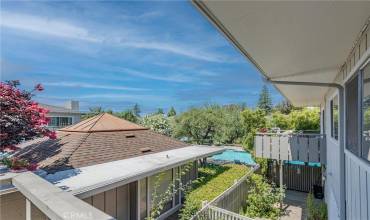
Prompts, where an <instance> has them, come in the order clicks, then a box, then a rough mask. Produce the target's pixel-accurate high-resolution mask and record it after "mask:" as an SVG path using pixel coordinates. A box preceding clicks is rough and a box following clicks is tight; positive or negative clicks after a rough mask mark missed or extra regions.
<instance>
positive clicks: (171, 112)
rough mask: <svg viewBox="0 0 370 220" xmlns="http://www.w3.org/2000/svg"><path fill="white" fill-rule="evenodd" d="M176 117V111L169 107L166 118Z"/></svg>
mask: <svg viewBox="0 0 370 220" xmlns="http://www.w3.org/2000/svg"><path fill="white" fill-rule="evenodd" d="M175 115H176V110H175V108H174V107H173V106H171V108H170V110H169V111H168V113H167V117H172V116H175Z"/></svg>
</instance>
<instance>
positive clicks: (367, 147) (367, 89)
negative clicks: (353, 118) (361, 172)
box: [361, 64, 370, 161]
mask: <svg viewBox="0 0 370 220" xmlns="http://www.w3.org/2000/svg"><path fill="white" fill-rule="evenodd" d="M362 81H363V84H362V88H363V89H362V155H361V156H362V157H363V158H364V159H366V160H368V161H370V64H368V65H367V66H366V67H365V69H364V71H363V80H362Z"/></svg>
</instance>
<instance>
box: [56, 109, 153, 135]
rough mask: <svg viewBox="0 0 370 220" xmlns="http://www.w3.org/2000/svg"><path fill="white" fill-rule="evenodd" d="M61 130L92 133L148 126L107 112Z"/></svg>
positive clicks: (142, 128) (140, 128)
mask: <svg viewBox="0 0 370 220" xmlns="http://www.w3.org/2000/svg"><path fill="white" fill-rule="evenodd" d="M59 130H60V131H65V132H81V133H86V132H87V133H90V132H105V131H129V130H147V128H145V127H143V126H141V125H139V124H136V123H133V122H131V121H128V120H125V119H123V118H120V117H117V116H115V115H112V114H109V113H106V112H105V113H100V114H98V115H96V116H93V117H91V118H88V119H85V120H83V121H81V122H79V123H77V124H74V125H71V126H68V127H65V128H61V129H59Z"/></svg>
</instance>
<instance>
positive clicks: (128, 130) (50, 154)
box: [17, 113, 189, 172]
mask: <svg viewBox="0 0 370 220" xmlns="http://www.w3.org/2000/svg"><path fill="white" fill-rule="evenodd" d="M104 115H105V116H102V115H99V116H100V118H98V119H97V118H95V119H92V121H95V122H96V124H93V123H91V120H90V122H89V121H88V122H85V121H82V122H80V123H78V124H76V125H73V126H70V127H69V128H67V129H62V130H60V131H58V132H57V139H56V140H49V139H48V140H45V139H44V140H41V141H39V142H35V141H33V142H30V144H29V145H28V146H27V145H26V146H25V147H23V149H21V150H20V151H19V152H18V153H17V156H18V157H21V158H24V159H27V160H29V161H30V162H34V163H38V164H39V166H40V168H42V169H45V170H47V171H48V172H56V171H60V170H65V169H69V168H78V167H85V166H90V165H95V164H100V163H106V162H111V161H116V160H122V159H127V158H131V157H136V156H141V155H145V154H151V153H157V152H161V151H166V150H171V149H175V148H181V147H186V146H189V144H186V143H184V142H181V141H178V140H176V139H173V138H170V137H167V136H164V135H161V134H158V133H155V132H153V131H150V130H148V129H146V128H144V127H141V126H139V125H136V124H133V123H131V122H128V121H125V120H123V119H120V118H117V117H115V116H112V115H109V114H106V113H105V114H104ZM87 120H89V119H87ZM105 120H109V121H113V122H115V123H107V122H106V121H105ZM117 120H119V121H121V122H118V121H117ZM84 123H86V124H89V125H88V126H83V124H84ZM86 124H85V125H86ZM78 129H80V131H79V130H78ZM143 149H145V151H144V150H143Z"/></svg>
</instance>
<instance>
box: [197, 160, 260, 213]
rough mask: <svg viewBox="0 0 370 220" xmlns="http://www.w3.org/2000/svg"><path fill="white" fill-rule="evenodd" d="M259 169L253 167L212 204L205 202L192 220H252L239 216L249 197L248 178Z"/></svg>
mask: <svg viewBox="0 0 370 220" xmlns="http://www.w3.org/2000/svg"><path fill="white" fill-rule="evenodd" d="M258 168H259V166H258V165H256V166H255V167H253V168H252V169H251V170H250V171H249V172H248V173H247V174H245V175H244V176H243V177H242V178H240V179H239V180H235V183H234V184H233V185H232V186H231V187H229V188H228V189H227V190H225V191H224V192H223V193H222V194H220V195H219V196H217V197H216V198H215V199H213V200H212V201H211V202H207V201H203V204H202V208H201V209H200V210H199V211H198V212H197V213H196V214H195V215H194V216H193V217H192V218H191V220H220V219H221V220H222V219H233V220H252V219H251V218H248V217H246V216H242V215H239V214H237V213H239V210H241V209H242V208H243V206H244V205H245V202H246V198H247V196H248V184H247V181H248V178H249V177H250V176H251V175H252V174H253V173H254V172H255V171H256V170H257V169H258Z"/></svg>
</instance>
